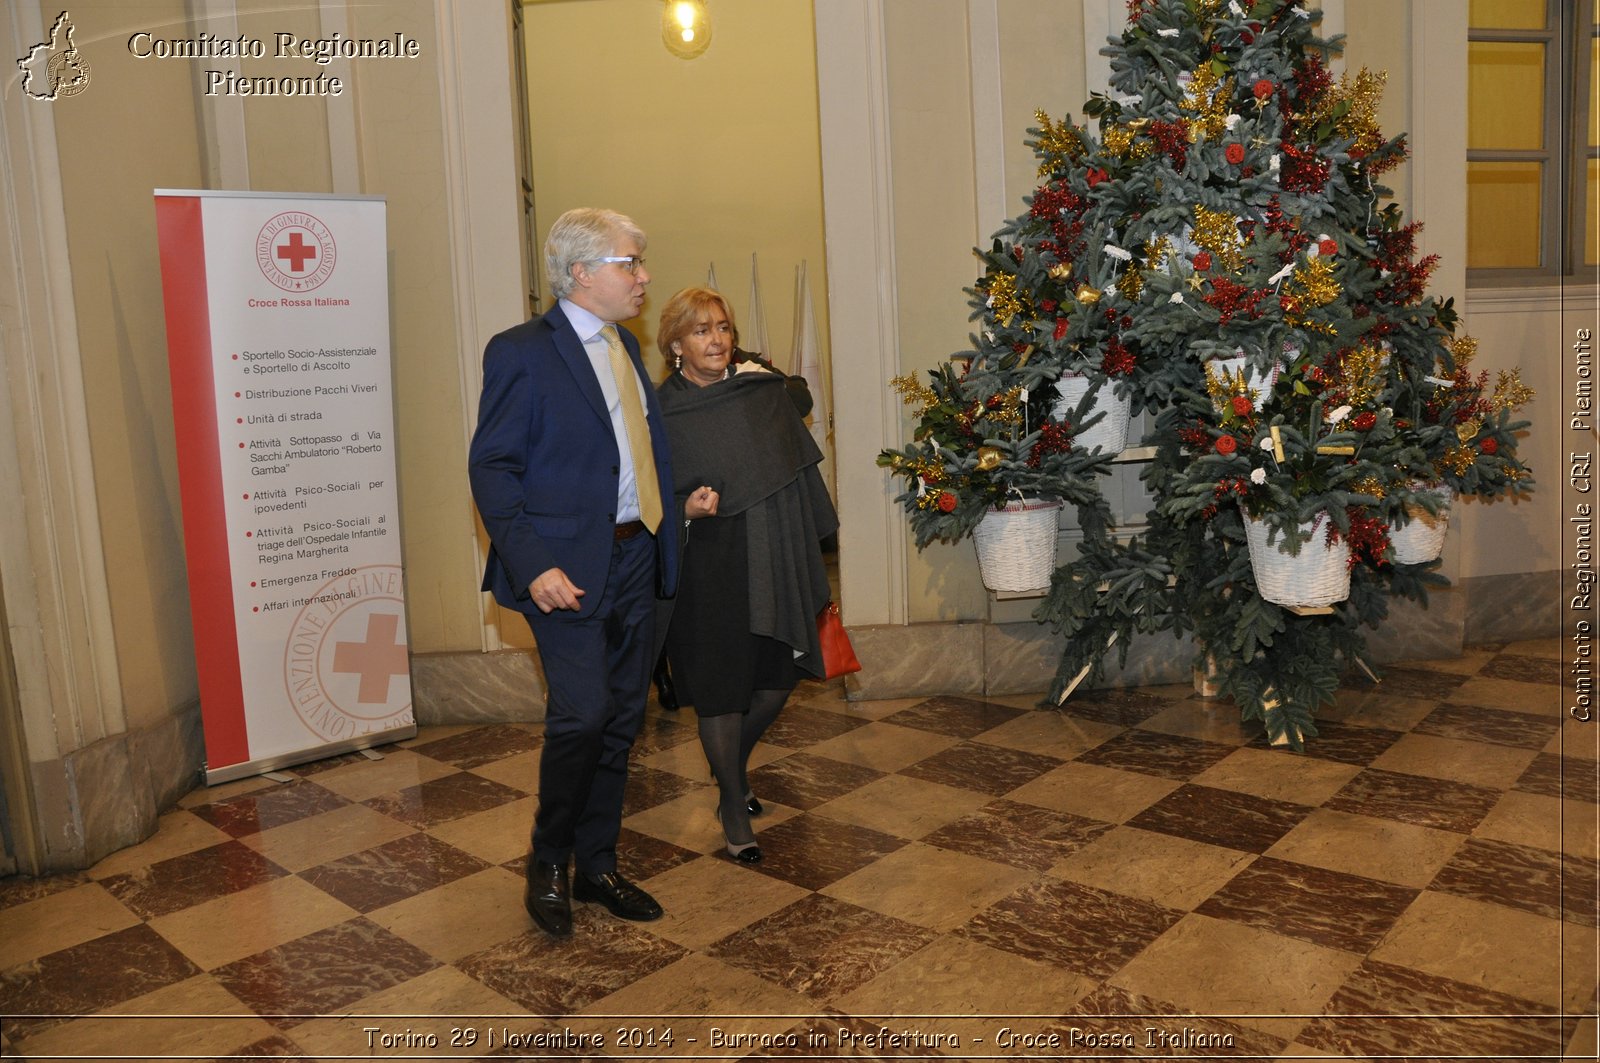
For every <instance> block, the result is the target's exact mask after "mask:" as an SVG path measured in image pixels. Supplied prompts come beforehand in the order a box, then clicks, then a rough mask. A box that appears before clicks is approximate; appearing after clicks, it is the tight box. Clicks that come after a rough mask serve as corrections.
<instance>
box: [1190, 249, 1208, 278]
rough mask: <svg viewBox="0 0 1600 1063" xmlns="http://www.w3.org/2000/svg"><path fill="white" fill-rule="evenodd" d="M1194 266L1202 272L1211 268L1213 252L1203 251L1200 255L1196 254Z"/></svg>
mask: <svg viewBox="0 0 1600 1063" xmlns="http://www.w3.org/2000/svg"><path fill="white" fill-rule="evenodd" d="M1194 268H1195V269H1196V270H1198V271H1199V272H1201V273H1204V272H1205V271H1206V270H1208V269H1210V268H1211V254H1210V252H1208V251H1202V252H1200V253H1199V254H1198V255H1195V256H1194Z"/></svg>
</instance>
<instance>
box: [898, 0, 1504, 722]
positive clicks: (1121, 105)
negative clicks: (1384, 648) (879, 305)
mask: <svg viewBox="0 0 1600 1063" xmlns="http://www.w3.org/2000/svg"><path fill="white" fill-rule="evenodd" d="M1128 6H1129V20H1128V25H1127V27H1126V29H1125V30H1124V31H1123V33H1122V36H1121V38H1120V39H1117V40H1113V41H1112V42H1111V44H1110V47H1109V48H1108V49H1106V51H1105V53H1104V54H1107V55H1109V56H1110V58H1111V70H1112V75H1111V84H1110V88H1109V91H1108V92H1107V93H1105V94H1096V95H1095V96H1094V97H1093V98H1092V99H1091V100H1090V101H1089V102H1088V103H1086V104H1085V106H1084V112H1085V116H1086V118H1085V123H1084V124H1083V125H1078V124H1074V123H1073V122H1072V121H1070V120H1068V119H1063V120H1061V121H1060V122H1057V121H1053V120H1051V119H1050V118H1049V117H1047V116H1046V115H1044V114H1042V113H1040V114H1039V115H1038V116H1037V117H1038V121H1039V125H1038V127H1037V128H1036V129H1034V130H1031V131H1030V135H1031V137H1032V138H1033V139H1031V140H1030V141H1029V145H1030V146H1031V147H1032V148H1033V149H1034V151H1035V152H1036V154H1037V155H1038V157H1039V160H1040V165H1039V177H1040V180H1041V183H1040V185H1039V187H1038V188H1037V189H1036V190H1035V192H1034V193H1033V194H1032V196H1030V197H1029V198H1028V200H1027V210H1026V211H1025V212H1023V213H1022V214H1020V215H1019V216H1017V217H1015V218H1013V219H1012V220H1010V221H1009V222H1008V223H1007V224H1006V225H1005V226H1003V227H1002V228H1001V230H1000V231H999V232H998V233H997V234H996V236H995V239H994V242H993V245H992V246H991V247H990V248H988V249H985V250H983V251H981V252H980V257H981V259H982V261H983V266H984V270H983V275H982V276H981V277H980V278H978V280H977V281H976V283H975V285H974V287H973V288H972V289H970V293H969V294H970V295H971V298H972V304H973V308H974V314H973V317H974V319H975V320H976V321H977V322H978V323H979V325H978V328H979V331H978V333H977V334H976V335H975V336H974V337H973V347H974V350H972V351H970V352H966V353H965V354H963V355H962V356H960V357H959V358H958V359H957V360H956V362H955V364H954V365H952V366H949V367H946V368H944V369H941V370H940V371H937V372H935V373H934V374H932V378H931V380H930V382H929V384H928V385H921V384H918V383H917V382H916V381H915V380H913V379H910V378H898V379H897V380H896V381H895V384H896V386H897V387H898V388H899V390H900V391H901V392H902V394H903V395H904V396H905V398H906V401H907V402H908V403H912V404H916V405H919V406H920V407H921V419H920V422H919V425H918V429H917V432H916V436H915V438H914V439H913V441H912V443H910V444H908V445H907V446H906V447H904V448H903V449H901V450H898V451H885V452H884V454H883V455H881V456H880V458H879V463H880V464H882V465H885V466H887V467H889V468H891V469H893V470H894V471H896V472H898V473H900V474H901V475H903V476H904V477H905V479H906V483H907V490H906V492H905V493H904V494H902V495H901V496H900V501H901V502H902V503H903V504H904V505H905V507H906V509H907V511H908V513H910V514H911V517H912V521H913V525H914V526H915V527H916V530H917V539H918V545H919V546H921V545H923V544H925V543H926V542H928V541H930V540H931V539H934V538H941V539H954V538H959V537H960V536H962V535H965V534H968V533H969V532H971V531H972V529H973V528H974V527H976V526H977V525H978V524H979V522H980V521H982V520H984V519H986V518H987V515H988V514H989V513H990V512H992V511H993V508H994V506H995V505H996V504H997V502H999V501H1003V500H1004V498H1005V497H1006V496H1007V495H1012V494H1021V495H1031V496H1043V497H1049V498H1060V499H1064V500H1065V501H1067V502H1069V503H1071V504H1073V505H1075V506H1076V507H1077V510H1078V521H1079V525H1080V527H1081V528H1082V530H1083V534H1084V539H1083V544H1082V548H1081V550H1080V552H1079V555H1078V557H1077V558H1076V559H1074V560H1073V561H1071V562H1070V563H1069V564H1066V565H1063V566H1062V567H1060V568H1058V569H1056V571H1055V573H1054V576H1053V577H1052V578H1051V580H1050V590H1049V593H1048V595H1047V597H1046V598H1045V599H1044V601H1043V603H1042V604H1041V605H1040V607H1039V609H1038V611H1037V612H1036V614H1035V615H1036V617H1037V618H1038V619H1040V620H1042V621H1045V622H1048V623H1050V624H1051V625H1053V626H1054V627H1055V628H1056V629H1057V630H1058V631H1059V632H1060V633H1061V634H1062V635H1063V636H1064V637H1065V640H1066V646H1065V650H1064V652H1063V655H1062V659H1061V663H1060V667H1059V669H1058V672H1057V676H1056V681H1055V690H1054V691H1053V693H1054V694H1056V695H1057V696H1060V695H1061V694H1063V693H1064V692H1065V691H1066V690H1067V689H1068V688H1069V686H1071V685H1075V684H1076V683H1077V682H1078V681H1079V680H1081V679H1083V678H1084V677H1085V676H1086V675H1093V674H1094V673H1095V672H1096V671H1097V670H1098V669H1099V668H1100V667H1101V665H1102V662H1103V659H1104V656H1105V654H1106V652H1107V648H1108V647H1109V646H1111V645H1112V644H1114V643H1115V642H1117V641H1118V640H1119V639H1120V641H1121V646H1122V649H1121V651H1120V652H1122V653H1126V649H1127V645H1128V642H1129V637H1130V636H1131V635H1133V634H1134V633H1136V632H1142V633H1153V632H1171V633H1174V634H1176V635H1179V636H1183V637H1186V638H1192V641H1193V643H1194V645H1195V651H1196V663H1197V666H1201V667H1203V668H1205V669H1206V670H1207V671H1209V672H1211V673H1214V675H1215V679H1216V682H1217V684H1218V686H1219V688H1220V691H1221V692H1222V693H1224V694H1227V695H1230V696H1232V697H1233V698H1234V700H1235V701H1236V703H1237V704H1238V705H1239V707H1240V710H1241V712H1242V714H1243V716H1244V717H1245V718H1246V719H1255V720H1260V721H1261V722H1262V724H1263V726H1264V728H1265V730H1266V732H1267V734H1268V735H1269V736H1270V737H1271V738H1272V740H1273V741H1274V742H1279V743H1287V744H1290V745H1293V746H1294V747H1295V748H1300V747H1301V745H1302V742H1303V740H1304V738H1305V737H1306V736H1313V735H1315V734H1316V728H1315V725H1314V724H1313V722H1312V714H1313V711H1314V710H1315V709H1316V707H1317V706H1318V705H1319V704H1321V703H1324V702H1328V701H1331V700H1332V698H1333V695H1334V691H1335V690H1336V688H1337V686H1338V683H1339V678H1340V675H1341V673H1342V672H1343V671H1344V670H1345V668H1346V667H1347V665H1348V664H1349V663H1351V662H1360V659H1361V655H1362V653H1363V652H1364V644H1365V633H1364V632H1365V629H1366V628H1370V627H1372V626H1375V625H1376V624H1378V623H1379V622H1380V621H1382V620H1383V619H1384V618H1385V617H1386V616H1387V615H1388V611H1389V602H1390V600H1391V599H1392V598H1394V597H1396V596H1399V597H1402V598H1409V599H1414V600H1418V601H1420V602H1422V603H1424V604H1425V603H1426V600H1427V599H1426V596H1427V589H1428V587H1430V586H1441V585H1444V584H1445V582H1446V581H1445V580H1444V578H1443V577H1442V576H1440V575H1438V573H1437V571H1436V569H1437V567H1438V562H1437V542H1435V545H1434V546H1433V547H1432V549H1431V550H1430V549H1429V548H1428V547H1427V546H1426V545H1424V546H1423V547H1421V548H1420V551H1419V549H1418V548H1417V547H1415V546H1413V545H1411V541H1412V540H1413V539H1414V538H1415V536H1414V535H1413V533H1414V532H1418V531H1424V532H1425V531H1426V530H1427V529H1428V528H1429V527H1432V526H1437V527H1439V528H1440V529H1441V531H1442V528H1443V525H1442V523H1440V522H1441V521H1442V520H1443V519H1444V516H1445V514H1446V513H1447V511H1448V506H1449V504H1450V498H1451V493H1452V492H1455V493H1462V494H1473V495H1478V496H1480V497H1485V498H1493V497H1496V496H1498V495H1501V494H1505V493H1509V492H1516V491H1527V490H1530V489H1531V487H1532V479H1531V477H1530V475H1529V473H1528V470H1527V469H1526V467H1524V466H1523V465H1522V464H1521V463H1520V462H1519V461H1518V459H1517V453H1516V451H1517V436H1516V433H1517V432H1518V431H1519V430H1521V429H1522V428H1524V427H1526V422H1520V421H1514V420H1513V419H1512V414H1513V411H1515V410H1516V409H1517V408H1518V407H1519V406H1520V405H1522V404H1523V403H1524V402H1526V401H1527V399H1528V398H1529V397H1531V396H1530V393H1529V392H1528V390H1527V389H1526V388H1525V387H1523V386H1522V384H1521V382H1520V380H1519V379H1518V378H1517V376H1516V374H1515V373H1511V374H1501V376H1500V378H1499V379H1498V380H1497V381H1496V383H1495V385H1494V386H1493V387H1492V388H1491V387H1490V385H1489V382H1488V380H1487V376H1486V375H1485V374H1478V375H1477V376H1474V375H1473V374H1472V372H1471V371H1470V368H1469V363H1470V360H1471V357H1472V355H1473V353H1474V351H1475V344H1474V341H1472V340H1471V338H1470V337H1459V338H1458V337H1456V335H1455V329H1456V325H1457V319H1456V314H1455V311H1454V308H1453V303H1452V301H1451V300H1448V299H1446V300H1443V301H1440V300H1439V299H1437V298H1435V297H1433V296H1429V295H1427V294H1426V287H1427V280H1428V276H1429V274H1430V272H1431V271H1432V269H1433V268H1434V266H1435V264H1436V263H1435V260H1434V259H1433V258H1432V257H1422V258H1419V257H1417V254H1416V247H1415V245H1416V234H1417V231H1418V228H1419V227H1418V225H1416V224H1415V223H1407V222H1406V221H1405V220H1404V219H1403V218H1402V216H1401V212H1400V210H1399V208H1398V207H1397V206H1395V205H1394V204H1392V203H1391V204H1388V205H1384V204H1385V200H1386V198H1387V197H1388V196H1389V195H1390V192H1389V190H1388V189H1386V188H1384V187H1383V186H1382V185H1381V184H1380V183H1378V182H1379V181H1380V179H1381V178H1382V176H1383V174H1384V173H1385V172H1386V171H1388V170H1390V169H1392V168H1393V167H1394V166H1396V165H1397V164H1398V163H1399V162H1400V161H1402V160H1403V159H1404V157H1405V150H1406V149H1405V143H1404V138H1403V137H1397V138H1394V139H1388V138H1386V137H1385V136H1384V135H1383V134H1382V133H1381V132H1380V131H1379V129H1378V125H1377V119H1376V114H1377V107H1378V100H1379V97H1380V93H1381V91H1382V84H1383V78H1382V76H1381V75H1375V74H1372V73H1370V72H1369V71H1367V70H1366V69H1362V70H1361V71H1360V72H1359V73H1357V74H1355V75H1353V76H1351V75H1345V76H1343V77H1341V78H1339V79H1337V80H1335V79H1334V78H1333V76H1332V75H1331V73H1330V72H1329V68H1328V60H1329V57H1330V56H1331V55H1333V54H1336V52H1337V50H1338V49H1339V47H1340V42H1339V41H1338V40H1337V39H1335V40H1327V41H1325V40H1321V39H1319V38H1318V37H1316V36H1315V28H1316V23H1317V21H1318V20H1319V18H1320V15H1319V14H1318V13H1316V12H1312V11H1308V10H1307V9H1306V8H1305V7H1304V6H1303V5H1302V4H1301V3H1300V2H1299V0H1256V2H1254V3H1243V2H1240V0H1232V2H1228V0H1131V2H1130V3H1129V5H1128ZM1091 123H1092V124H1091ZM1069 385H1070V386H1072V387H1075V389H1076V390H1072V391H1070V392H1068V387H1069ZM1058 389H1059V390H1060V392H1061V393H1062V394H1064V395H1065V394H1070V395H1071V396H1072V397H1071V398H1064V399H1061V400H1059V401H1056V402H1045V401H1040V399H1041V397H1043V396H1050V397H1051V398H1054V396H1055V394H1056V391H1057V390H1058ZM1085 392H1086V394H1085ZM1080 395H1082V397H1081V398H1078V397H1077V396H1080ZM1030 397H1032V399H1033V401H1029V399H1030ZM1118 404H1125V405H1126V407H1127V408H1129V409H1131V411H1132V412H1134V413H1140V412H1148V413H1149V414H1150V417H1149V418H1148V423H1149V424H1150V425H1151V428H1150V429H1149V431H1148V432H1147V434H1146V436H1145V438H1144V439H1143V441H1142V442H1143V444H1144V445H1145V446H1147V447H1149V448H1152V449H1151V453H1152V454H1153V457H1152V458H1151V460H1150V461H1149V463H1148V465H1147V466H1146V467H1145V470H1144V473H1143V478H1144V481H1145V483H1146V485H1147V486H1148V488H1149V490H1150V493H1151V495H1152V497H1153V498H1154V499H1155V505H1154V507H1153V509H1152V510H1151V511H1150V513H1149V514H1147V518H1146V521H1147V523H1146V525H1145V527H1144V528H1143V529H1142V530H1141V532H1140V534H1138V535H1135V536H1132V537H1128V536H1123V535H1119V534H1118V533H1117V529H1116V528H1115V527H1114V526H1113V524H1112V521H1111V514H1110V509H1109V507H1108V506H1107V504H1106V502H1105V500H1104V497H1103V494H1102V493H1101V491H1100V484H1101V483H1102V482H1103V481H1102V478H1103V477H1104V475H1105V474H1106V473H1107V472H1108V470H1109V459H1110V457H1111V456H1113V455H1114V454H1115V452H1116V451H1117V450H1119V449H1120V448H1121V442H1122V441H1121V440H1116V441H1114V442H1111V443H1108V444H1097V445H1093V446H1091V445H1089V440H1090V438H1091V435H1092V433H1093V432H1094V430H1095V428H1096V427H1097V425H1101V424H1104V423H1106V422H1105V421H1103V420H1102V418H1110V419H1115V418H1117V417H1118V413H1117V410H1116V407H1117V405H1118ZM1097 411H1098V412H1097ZM1108 411H1109V412H1108ZM997 415H1003V416H997ZM1119 423H1120V422H1119ZM1402 538H1403V539H1404V540H1405V541H1404V542H1402V541H1401V540H1402ZM1363 667H1365V665H1364V664H1363Z"/></svg>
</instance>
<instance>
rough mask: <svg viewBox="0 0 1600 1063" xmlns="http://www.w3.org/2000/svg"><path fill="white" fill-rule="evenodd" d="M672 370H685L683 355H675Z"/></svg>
mask: <svg viewBox="0 0 1600 1063" xmlns="http://www.w3.org/2000/svg"><path fill="white" fill-rule="evenodd" d="M672 368H673V369H677V370H682V369H683V355H681V354H677V355H673V358H672Z"/></svg>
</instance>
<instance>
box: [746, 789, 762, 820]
mask: <svg viewBox="0 0 1600 1063" xmlns="http://www.w3.org/2000/svg"><path fill="white" fill-rule="evenodd" d="M744 810H745V811H746V812H748V813H750V814H751V815H752V816H759V815H761V813H763V812H765V811H766V809H765V808H763V807H762V806H761V799H760V798H758V797H757V796H756V794H755V791H754V790H752V791H750V792H749V793H747V794H745V795H744Z"/></svg>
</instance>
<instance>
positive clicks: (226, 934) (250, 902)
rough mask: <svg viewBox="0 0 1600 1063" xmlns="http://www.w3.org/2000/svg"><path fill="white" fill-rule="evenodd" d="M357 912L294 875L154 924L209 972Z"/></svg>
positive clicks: (207, 903) (221, 898)
mask: <svg viewBox="0 0 1600 1063" xmlns="http://www.w3.org/2000/svg"><path fill="white" fill-rule="evenodd" d="M355 914H356V911H355V909H353V908H351V907H350V906H349V905H347V904H343V903H341V902H340V901H336V900H334V899H333V898H332V897H330V896H328V895H327V894H326V893H323V892H322V891H321V890H319V889H317V887H315V886H313V885H312V884H311V883H309V882H306V881H305V880H304V879H300V878H296V877H294V876H292V875H291V876H287V877H285V878H277V879H273V880H272V881H271V882H264V883H262V884H261V885H259V886H253V887H251V888H250V889H247V890H240V891H239V892H237V893H230V894H227V895H226V896H222V897H218V898H216V899H215V900H210V901H206V902H205V903H204V904H197V905H195V906H194V907H193V908H185V909H184V910H183V911H181V912H174V913H173V914H171V915H163V916H157V917H156V918H154V919H152V920H150V926H151V927H152V928H154V929H155V930H156V932H157V933H159V934H160V935H161V936H162V937H164V938H166V939H167V940H168V941H170V942H172V944H174V945H175V946H177V947H178V949H179V950H180V951H181V952H183V954H184V955H186V956H188V957H189V958H190V959H191V960H193V961H194V962H195V963H197V964H199V965H200V966H201V967H203V968H204V969H206V970H208V971H209V970H214V969H215V968H217V967H220V966H222V965H223V964H225V963H232V962H233V961H234V960H238V959H243V958H244V957H246V956H251V955H254V954H255V953H257V952H261V951H262V950H264V949H270V948H272V947H274V946H276V945H282V944H283V943H284V942H286V941H293V940H294V939H295V938H298V937H303V936H305V935H306V934H309V933H311V932H312V931H315V930H321V929H323V928H324V927H329V926H333V925H334V924H335V923H342V922H344V921H345V920H346V919H349V918H351V917H352V916H354V915H355Z"/></svg>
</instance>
